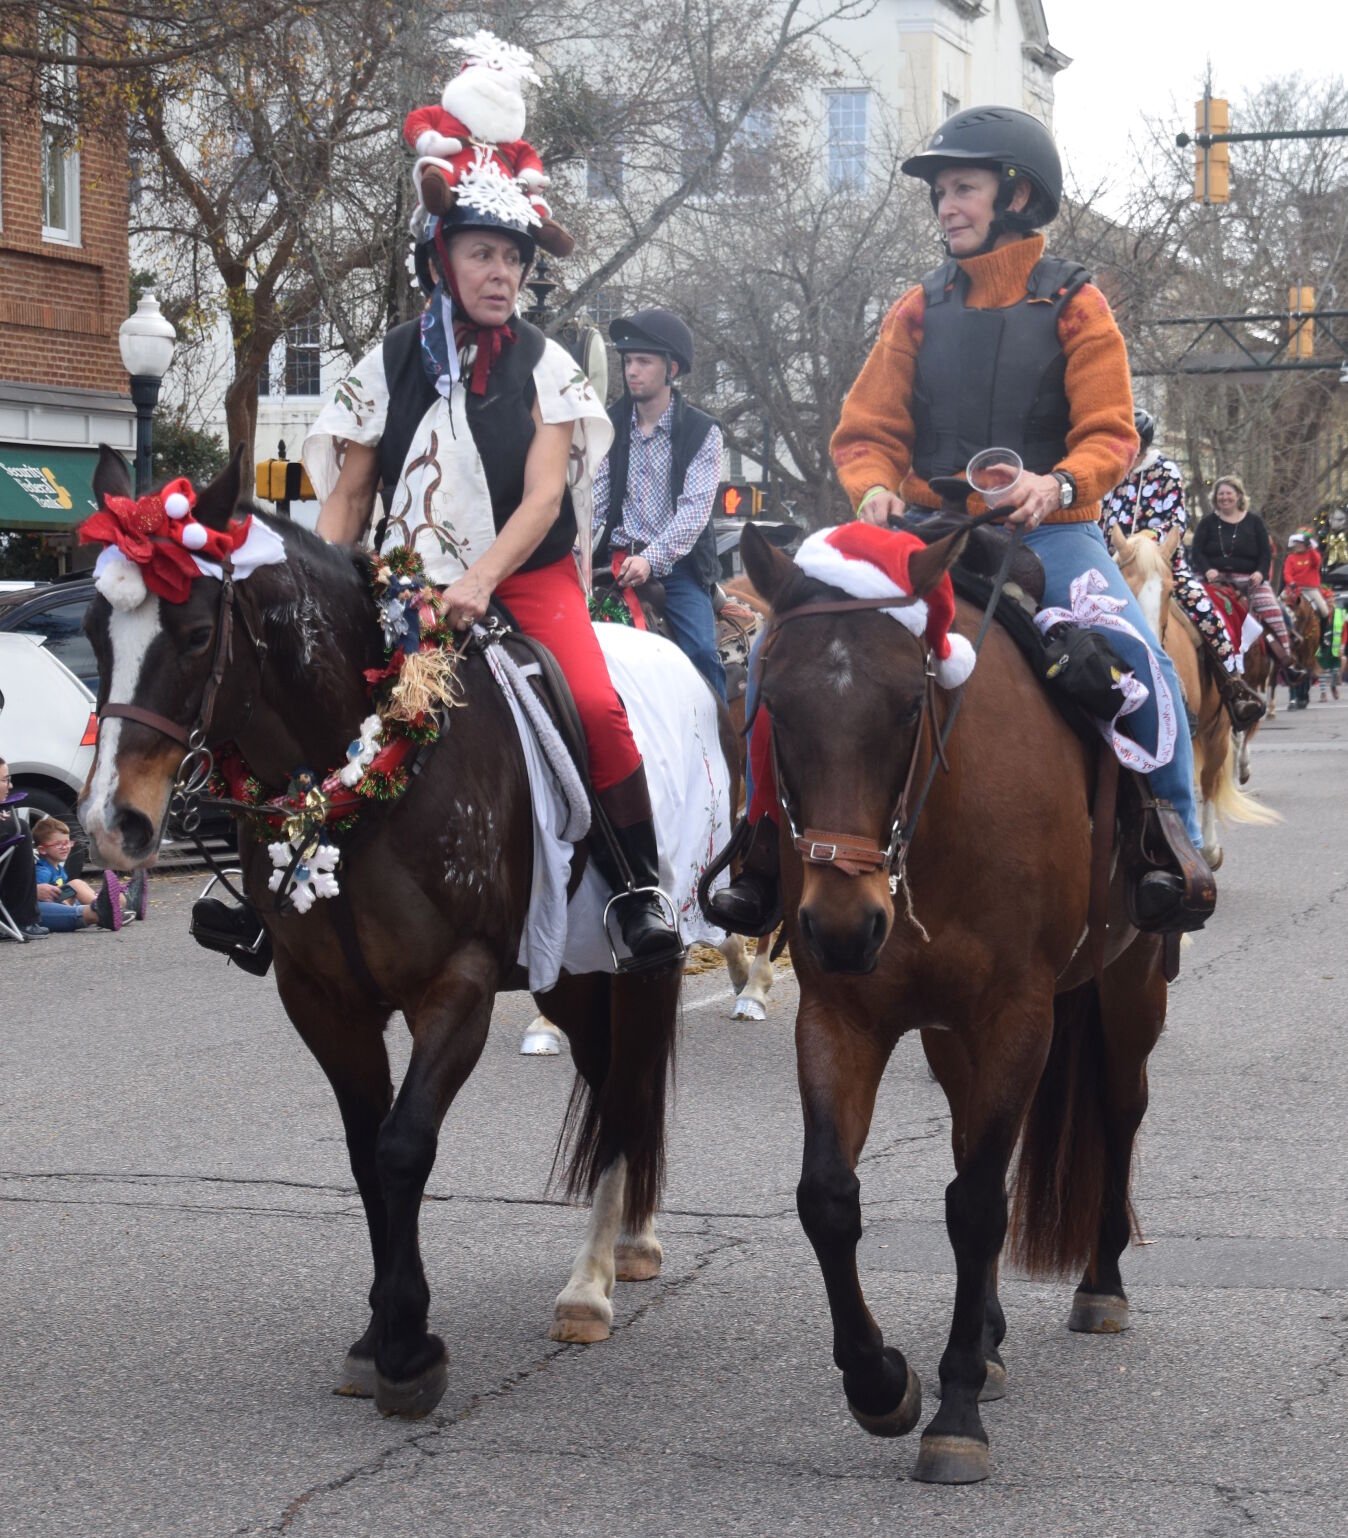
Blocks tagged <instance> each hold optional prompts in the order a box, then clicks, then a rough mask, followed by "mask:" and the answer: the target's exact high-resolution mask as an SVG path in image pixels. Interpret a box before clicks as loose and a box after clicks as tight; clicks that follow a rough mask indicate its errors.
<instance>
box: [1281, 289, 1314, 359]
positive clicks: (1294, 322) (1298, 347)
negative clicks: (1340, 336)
mask: <svg viewBox="0 0 1348 1538" xmlns="http://www.w3.org/2000/svg"><path fill="white" fill-rule="evenodd" d="M1314 308H1315V290H1314V289H1313V288H1311V287H1310V285H1309V284H1306V283H1302V284H1300V285H1298V286H1297V287H1295V288H1289V289H1288V290H1287V310H1288V316H1287V325H1288V328H1289V331H1288V339H1287V350H1288V352H1289V353H1290V354H1291V355H1292V357H1294V358H1309V357H1311V356H1313V354H1314V352H1315V321H1314V320H1313V319H1311V318H1310V312H1311V311H1312V310H1314ZM1298 311H1300V312H1301V313H1302V314H1304V315H1305V316H1306V317H1307V318H1306V319H1305V320H1298V319H1297V312H1298Z"/></svg>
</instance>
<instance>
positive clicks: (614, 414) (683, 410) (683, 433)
mask: <svg viewBox="0 0 1348 1538" xmlns="http://www.w3.org/2000/svg"><path fill="white" fill-rule="evenodd" d="M608 415H609V421H610V422H612V423H613V447H612V448H611V449H610V450H609V451H608V507H607V508H606V509H604V533H603V537H602V538H601V539H600V541H599V544H598V545H597V547H596V549H595V561H596V564H599V563H601V562H602V563H603V564H604V565H607V564H608V563H609V561H610V560H611V559H612V554H613V552H612V550H611V549H610V547H609V541H610V540H611V539H612V537H613V531H614V529H616V528H617V527H618V525H619V524H620V523H621V522H622V516H623V502H624V501H625V500H626V497H627V467H628V464H629V461H630V459H631V451H632V398H631V396H630V395H628V394H627V393H626V391H624V392H623V394H622V395H620V396H619V397H618V399H617V400H616V401H615V402H614V403H613V405H611V406H610V407H609V408H608ZM717 425H718V424H717V421H716V418H715V417H712V416H708V415H707V413H706V412H705V411H699V410H698V409H697V407H696V406H690V405H689V404H688V402H687V401H686V400H684V398H683V396H682V395H680V394H679V392H678V391H677V390H675V391H674V420H673V422H671V423H670V434H669V436H670V465H669V497H670V503H669V505H670V511H671V512H672V511H673V510H674V508H675V507H676V506H677V505H678V501H679V498H680V497H681V496H682V495H683V483H684V481H685V480H687V478H688V466H689V465H691V464H692V462H693V456H694V455H695V454H696V453H697V451H698V450H699V449H700V448H701V447H702V445H703V444H704V443H705V442H706V441H707V434H708V433H709V432H710V431H711V430H712V428H713V427H716V426H717ZM674 570H675V571H680V572H687V573H688V574H689V575H691V576H692V577H694V578H695V579H696V580H697V581H698V582H700V583H701V584H702V586H703V587H705V588H708V589H710V588H712V587H714V586H715V585H716V583H717V582H718V581H719V580H720V576H721V561H720V557H719V556H718V555H717V554H716V530H715V528H713V526H712V520H711V518H708V519H707V522H706V526H705V527H704V528H703V530H702V532H701V533H700V534H699V535H698V536H697V543H696V544H694V546H693V548H692V549H691V550H690V551H689V552H688V554H687V555H685V556H684V557H683V558H682V559H681V560H679V561H676V562H675V563H674Z"/></svg>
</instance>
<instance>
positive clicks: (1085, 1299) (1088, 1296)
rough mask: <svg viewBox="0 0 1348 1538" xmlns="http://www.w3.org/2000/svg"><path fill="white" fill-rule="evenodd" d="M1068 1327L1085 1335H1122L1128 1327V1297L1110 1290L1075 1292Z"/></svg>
mask: <svg viewBox="0 0 1348 1538" xmlns="http://www.w3.org/2000/svg"><path fill="white" fill-rule="evenodd" d="M1067 1328H1068V1329H1069V1330H1077V1331H1079V1332H1080V1333H1081V1334H1083V1335H1121V1334H1122V1333H1123V1332H1124V1331H1125V1330H1126V1329H1127V1328H1128V1299H1127V1298H1121V1297H1119V1296H1117V1294H1114V1293H1108V1292H1078V1293H1075V1294H1074V1295H1073V1297H1072V1312H1071V1314H1070V1316H1069V1317H1068V1320H1067Z"/></svg>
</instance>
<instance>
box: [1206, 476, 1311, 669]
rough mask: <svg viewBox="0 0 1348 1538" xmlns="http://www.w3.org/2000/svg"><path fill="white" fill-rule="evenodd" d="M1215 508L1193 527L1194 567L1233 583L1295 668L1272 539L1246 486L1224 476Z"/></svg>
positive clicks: (1275, 648) (1217, 486)
mask: <svg viewBox="0 0 1348 1538" xmlns="http://www.w3.org/2000/svg"><path fill="white" fill-rule="evenodd" d="M1212 505H1213V511H1212V512H1210V513H1209V514H1208V515H1207V517H1206V518H1204V519H1203V520H1202V521H1201V522H1200V523H1199V525H1198V527H1197V529H1195V530H1194V548H1193V560H1194V565H1195V566H1196V567H1197V568H1198V570H1199V571H1201V572H1202V573H1203V575H1204V578H1205V579H1206V580H1207V581H1208V582H1229V583H1230V584H1231V585H1232V586H1233V587H1238V588H1240V589H1242V590H1243V591H1244V592H1245V593H1246V595H1247V596H1248V598H1249V600H1250V613H1251V614H1253V615H1254V617H1255V619H1257V620H1258V621H1259V623H1260V624H1261V625H1263V626H1264V628H1265V630H1267V631H1268V632H1269V644H1270V646H1271V648H1272V651H1273V655H1274V656H1275V657H1276V658H1277V659H1278V661H1279V662H1280V663H1281V664H1282V665H1283V667H1285V668H1287V669H1289V671H1290V670H1292V669H1293V663H1292V648H1291V642H1290V639H1289V637H1288V634H1287V623H1286V621H1285V620H1284V619H1283V613H1282V605H1281V604H1280V603H1279V602H1278V599H1277V595H1276V594H1275V593H1274V591H1273V588H1272V587H1271V586H1270V584H1269V580H1268V579H1269V573H1270V572H1271V570H1272V568H1273V541H1272V540H1271V539H1270V538H1269V533H1268V528H1267V526H1266V525H1265V523H1264V520H1263V519H1262V518H1261V517H1260V516H1259V514H1258V513H1255V512H1251V511H1250V500H1249V498H1248V497H1247V496H1246V494H1245V484H1244V482H1243V481H1242V480H1241V479H1240V477H1239V476H1238V475H1223V476H1221V477H1219V478H1218V480H1217V482H1216V484H1215V485H1214V486H1213V488H1212Z"/></svg>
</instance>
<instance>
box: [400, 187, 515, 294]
mask: <svg viewBox="0 0 1348 1538" xmlns="http://www.w3.org/2000/svg"><path fill="white" fill-rule="evenodd" d="M460 230H491V231H493V232H495V233H499V234H501V235H509V236H510V238H511V240H513V241H514V242H515V244H516V246H518V247H519V253H520V263H521V266H522V269H523V271H524V272H526V273H527V272H528V270H529V268H530V267H531V266H533V260H534V255H535V251H536V242H535V240H534V236H533V233H532V232H531V231H530V230H529V229H527V228H524V227H523V226H521V225H519V224H515V223H512V222H511V221H509V220H506V219H502V218H499V217H498V216H497V215H495V214H488V213H484V212H483V211H482V210H481V209H475V208H467V207H465V206H464V205H463V204H460V203H456V204H454V206H453V207H452V208H451V209H450V210H449V212H448V213H447V214H445V215H444V217H443V218H437V217H436V215H434V214H426V213H422V214H420V215H419V216H418V218H417V220H415V221H414V223H413V238H414V239H415V241H416V244H415V245H414V246H413V247H412V264H413V266H414V267H415V269H416V274H417V282H418V283H420V285H421V291H422V293H424V294H425V295H426V297H427V298H428V299H429V298H430V296H431V295H432V294H433V293H434V292H435V277H434V275H433V273H432V272H431V258H432V257H434V256H435V253H436V235H437V233H438V234H439V236H440V239H441V241H442V242H445V241H448V239H449V237H450V236H451V235H455V234H457V233H458V232H459V231H460Z"/></svg>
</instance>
